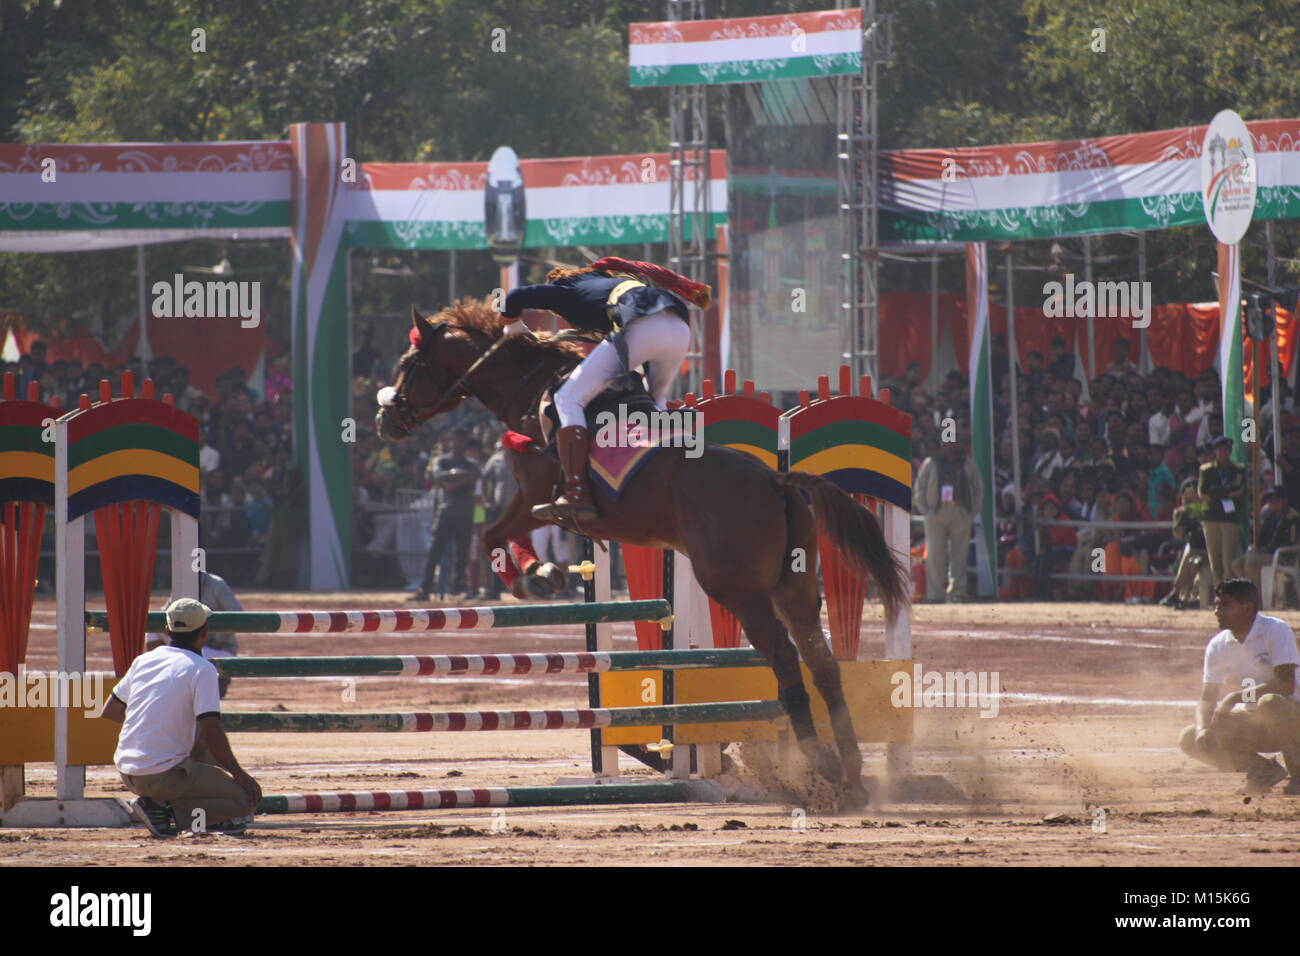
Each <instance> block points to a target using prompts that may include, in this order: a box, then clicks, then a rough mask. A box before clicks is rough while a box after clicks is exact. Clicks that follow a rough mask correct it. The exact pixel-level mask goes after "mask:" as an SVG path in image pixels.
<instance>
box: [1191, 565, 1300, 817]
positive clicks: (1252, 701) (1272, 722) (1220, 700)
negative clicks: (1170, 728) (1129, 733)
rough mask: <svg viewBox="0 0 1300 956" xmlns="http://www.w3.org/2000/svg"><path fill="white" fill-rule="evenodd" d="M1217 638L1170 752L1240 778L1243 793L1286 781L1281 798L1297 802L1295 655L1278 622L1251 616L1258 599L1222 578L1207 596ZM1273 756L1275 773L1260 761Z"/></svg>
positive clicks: (1248, 587) (1299, 742)
mask: <svg viewBox="0 0 1300 956" xmlns="http://www.w3.org/2000/svg"><path fill="white" fill-rule="evenodd" d="M1214 593H1215V598H1216V599H1215V602H1214V614H1215V617H1217V618H1218V620H1219V627H1221V628H1223V630H1221V631H1219V633H1218V634H1216V635H1214V637H1213V638H1212V639H1211V640H1210V643H1209V645H1208V646H1207V647H1206V648H1205V677H1204V684H1203V685H1202V687H1201V699H1200V701H1199V702H1198V703H1197V706H1196V724H1195V725H1194V726H1191V727H1188V728H1186V729H1185V730H1183V732H1182V735H1181V737H1180V738H1179V741H1178V744H1179V746H1180V747H1182V749H1183V752H1184V753H1185V754H1187V755H1188V756H1189V757H1194V758H1195V759H1197V760H1200V761H1203V762H1205V763H1208V764H1209V765H1210V766H1212V767H1217V768H1219V769H1220V770H1229V771H1238V772H1244V773H1245V774H1246V792H1247V793H1266V792H1268V791H1269V790H1270V789H1272V787H1273V785H1274V784H1276V783H1277V782H1278V781H1280V780H1282V779H1283V778H1284V777H1286V776H1287V775H1288V773H1289V774H1290V776H1291V780H1290V782H1288V784H1287V786H1286V788H1285V790H1284V791H1283V792H1284V793H1288V794H1300V689H1297V687H1296V667H1297V665H1300V650H1297V647H1296V636H1295V632H1294V631H1292V630H1291V628H1290V626H1289V625H1288V624H1287V623H1286V622H1285V621H1282V620H1279V619H1278V618H1275V617H1269V616H1267V615H1265V614H1260V613H1259V591H1258V590H1257V589H1256V588H1255V585H1254V583H1253V582H1252V581H1250V580H1248V579H1246V578H1230V579H1228V580H1227V581H1224V582H1223V583H1222V584H1220V585H1219V586H1218V587H1217V588H1216V589H1215V591H1214ZM1266 753H1281V754H1282V760H1283V761H1284V762H1285V764H1286V768H1285V769H1283V767H1282V766H1281V765H1280V764H1279V763H1278V762H1277V761H1276V760H1274V759H1269V758H1266V757H1264V756H1263V755H1264V754H1266Z"/></svg>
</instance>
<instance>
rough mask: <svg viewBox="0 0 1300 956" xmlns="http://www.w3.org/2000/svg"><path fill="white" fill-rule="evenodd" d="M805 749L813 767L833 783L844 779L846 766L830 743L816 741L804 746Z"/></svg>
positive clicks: (805, 754) (805, 753)
mask: <svg viewBox="0 0 1300 956" xmlns="http://www.w3.org/2000/svg"><path fill="white" fill-rule="evenodd" d="M803 751H804V756H806V757H807V758H808V762H809V763H811V764H812V766H813V769H814V770H815V771H817V773H819V774H821V775H822V776H823V777H825V778H826V779H827V780H829V781H830V782H831V783H840V782H841V781H843V780H844V767H843V766H842V765H841V764H840V755H839V754H838V753H837V752H836V751H835V748H834V747H832V746H830V744H823V743H820V742H814V743H813V744H811V745H810V746H808V747H805V748H803Z"/></svg>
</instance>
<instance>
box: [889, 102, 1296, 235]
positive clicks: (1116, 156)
mask: <svg viewBox="0 0 1300 956" xmlns="http://www.w3.org/2000/svg"><path fill="white" fill-rule="evenodd" d="M1245 126H1246V128H1247V129H1248V130H1249V133H1250V138H1251V141H1252V144H1253V146H1254V155H1255V160H1256V163H1255V166H1256V169H1257V170H1258V187H1259V199H1258V205H1257V206H1256V208H1255V212H1254V218H1255V219H1294V218H1297V217H1300V163H1298V162H1296V155H1297V153H1296V143H1297V142H1300V119H1279V120H1255V121H1253V122H1250V123H1246V124H1245ZM1207 129H1208V127H1206V126H1184V127H1180V128H1178V129H1166V130H1157V131H1155V132H1151V133H1137V134H1133V135H1125V136H1100V137H1097V138H1095V139H1078V140H1060V141H1056V142H1043V143H1019V144H1008V145H1001V146H977V147H971V148H968V149H909V150H901V151H895V152H883V153H881V156H880V197H881V210H880V241H881V242H981V241H989V242H993V241H1003V240H1021V239H1052V238H1056V237H1059V236H1082V235H1088V234H1090V233H1110V232H1122V231H1125V230H1134V231H1136V230H1142V229H1168V228H1170V227H1172V226H1198V225H1200V224H1201V223H1203V222H1205V212H1204V211H1203V209H1202V201H1201V191H1202V189H1201V173H1200V168H1201V153H1202V140H1203V139H1204V138H1205V133H1206V130H1207Z"/></svg>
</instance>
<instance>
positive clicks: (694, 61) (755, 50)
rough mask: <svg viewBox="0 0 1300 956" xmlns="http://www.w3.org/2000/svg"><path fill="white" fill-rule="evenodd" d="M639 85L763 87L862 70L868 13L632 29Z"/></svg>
mask: <svg viewBox="0 0 1300 956" xmlns="http://www.w3.org/2000/svg"><path fill="white" fill-rule="evenodd" d="M627 59H628V72H629V74H630V81H631V85H632V86H691V85H695V84H701V83H757V82H762V81H763V80H790V79H804V78H806V77H812V76H835V75H838V74H844V73H859V72H861V71H862V10H861V9H860V8H853V9H849V10H823V11H820V12H818V13H786V14H778V15H776V16H770V17H739V18H736V19H732V20H668V21H664V22H660V23H633V24H632V25H631V26H630V27H629V28H628V53H627Z"/></svg>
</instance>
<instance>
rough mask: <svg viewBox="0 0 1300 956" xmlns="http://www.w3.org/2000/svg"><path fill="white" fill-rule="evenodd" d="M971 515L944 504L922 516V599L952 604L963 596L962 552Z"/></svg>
mask: <svg viewBox="0 0 1300 956" xmlns="http://www.w3.org/2000/svg"><path fill="white" fill-rule="evenodd" d="M974 523H975V516H974V515H973V514H971V513H970V512H969V511H965V510H963V509H962V508H961V506H959V505H958V504H957V503H956V502H952V501H944V502H942V503H940V505H939V510H938V511H936V512H935V513H934V514H932V515H926V516H925V599H926V600H927V601H941V600H943V595H944V591H945V589H946V591H947V594H948V598H949V599H950V600H953V601H957V600H961V599H962V598H964V597H965V596H966V552H967V551H968V550H969V549H970V536H971V527H972V526H973V525H974Z"/></svg>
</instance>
